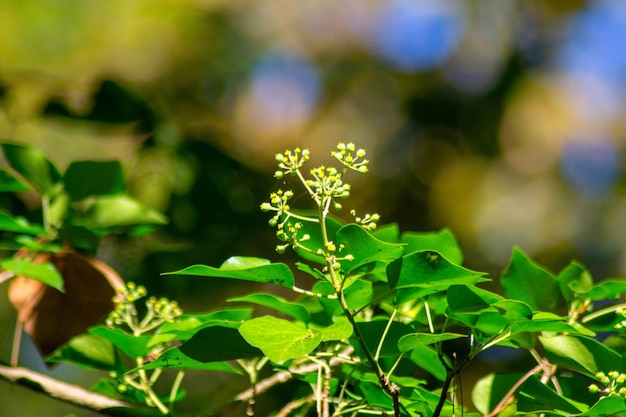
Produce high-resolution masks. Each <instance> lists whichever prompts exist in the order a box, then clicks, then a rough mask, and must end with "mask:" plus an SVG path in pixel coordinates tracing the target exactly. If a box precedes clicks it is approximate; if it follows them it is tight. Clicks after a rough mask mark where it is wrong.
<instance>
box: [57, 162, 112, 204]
mask: <svg viewBox="0 0 626 417" xmlns="http://www.w3.org/2000/svg"><path fill="white" fill-rule="evenodd" d="M63 181H64V183H65V191H66V192H67V193H68V195H69V196H70V198H71V199H72V201H79V200H82V199H84V198H86V197H89V196H92V195H111V194H120V193H122V192H123V191H124V173H123V172H122V165H121V164H120V163H119V162H118V161H75V162H72V163H71V164H70V166H69V167H68V168H67V170H66V171H65V176H64V177H63Z"/></svg>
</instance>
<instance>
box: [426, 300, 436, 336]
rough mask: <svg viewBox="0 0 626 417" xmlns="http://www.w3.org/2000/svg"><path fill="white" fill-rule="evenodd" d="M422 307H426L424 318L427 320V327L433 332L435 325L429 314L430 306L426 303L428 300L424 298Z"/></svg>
mask: <svg viewBox="0 0 626 417" xmlns="http://www.w3.org/2000/svg"><path fill="white" fill-rule="evenodd" d="M424 308H425V309H426V319H427V320H428V328H429V329H430V332H431V333H435V326H434V325H433V318H432V316H431V315H430V306H429V305H428V301H427V300H424Z"/></svg>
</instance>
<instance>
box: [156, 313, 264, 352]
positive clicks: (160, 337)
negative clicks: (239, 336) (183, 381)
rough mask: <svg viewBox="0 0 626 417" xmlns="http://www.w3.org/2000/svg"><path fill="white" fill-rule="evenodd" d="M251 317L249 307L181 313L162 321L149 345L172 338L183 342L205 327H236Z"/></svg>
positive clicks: (171, 339) (168, 340)
mask: <svg viewBox="0 0 626 417" xmlns="http://www.w3.org/2000/svg"><path fill="white" fill-rule="evenodd" d="M251 317H252V309H251V308H229V309H221V310H216V311H213V312H210V313H205V314H197V313H196V314H183V315H182V316H180V317H179V319H178V320H177V321H174V322H166V323H163V324H162V325H161V326H160V327H159V329H158V330H157V333H156V334H155V335H154V336H153V337H152V340H151V341H150V346H155V345H157V344H159V343H164V342H171V341H174V340H178V341H183V342H185V341H187V340H189V339H191V338H192V337H193V335H194V334H196V332H198V331H199V330H201V329H204V328H206V327H212V326H222V327H231V328H235V329H236V328H238V327H239V326H241V323H243V322H244V321H246V320H250V318H251Z"/></svg>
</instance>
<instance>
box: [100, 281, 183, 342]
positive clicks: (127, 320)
mask: <svg viewBox="0 0 626 417" xmlns="http://www.w3.org/2000/svg"><path fill="white" fill-rule="evenodd" d="M146 294H147V291H146V288H145V287H143V286H141V285H135V284H134V283H133V282H129V283H128V284H126V285H125V286H124V287H123V288H121V289H120V290H119V291H118V292H117V294H116V295H115V296H114V297H113V304H114V309H113V311H111V312H110V313H109V316H108V318H107V320H106V324H107V326H109V327H118V328H119V327H128V328H129V329H130V330H131V331H132V332H133V334H134V335H135V336H139V335H141V334H144V333H146V332H149V331H151V330H154V329H155V328H157V327H158V326H160V325H161V324H163V323H165V322H171V321H174V320H175V319H176V318H177V317H179V316H180V315H182V314H183V311H182V310H181V308H180V307H179V306H178V303H176V301H170V300H168V299H167V298H159V299H157V298H156V297H150V298H148V300H147V301H146V303H145V306H146V314H145V315H144V317H143V318H142V319H141V320H139V317H138V314H137V307H136V302H137V301H138V300H139V299H141V298H143V297H145V296H146Z"/></svg>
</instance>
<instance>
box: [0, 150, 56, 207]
mask: <svg viewBox="0 0 626 417" xmlns="http://www.w3.org/2000/svg"><path fill="white" fill-rule="evenodd" d="M2 149H3V150H4V156H5V158H6V160H7V161H8V162H9V164H10V165H11V167H12V168H13V169H15V170H16V171H17V172H18V173H20V174H21V175H22V176H23V177H24V178H25V179H26V180H27V181H28V182H29V183H30V184H32V186H33V187H34V188H35V189H36V190H37V191H39V193H41V194H42V195H51V194H53V193H55V192H56V191H58V188H59V187H58V186H59V184H60V182H61V179H62V177H61V174H60V173H59V170H58V169H57V168H56V167H55V166H54V164H53V163H52V162H50V161H49V160H48V158H47V157H46V156H45V155H44V153H43V152H41V151H40V150H39V149H37V148H34V147H31V146H26V145H19V144H15V143H3V144H2Z"/></svg>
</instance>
